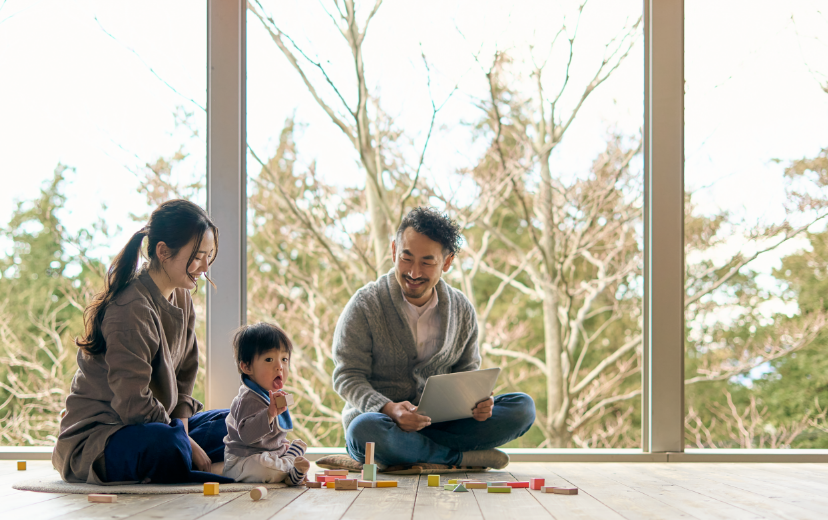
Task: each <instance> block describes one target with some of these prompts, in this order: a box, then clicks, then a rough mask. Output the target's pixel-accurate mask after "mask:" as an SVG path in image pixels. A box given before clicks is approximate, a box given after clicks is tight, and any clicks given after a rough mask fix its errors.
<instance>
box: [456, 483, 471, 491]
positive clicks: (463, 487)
mask: <svg viewBox="0 0 828 520" xmlns="http://www.w3.org/2000/svg"><path fill="white" fill-rule="evenodd" d="M454 492H455V493H468V492H469V490H468V489H466V486H464V485H463V484H457V487H456V488H454Z"/></svg>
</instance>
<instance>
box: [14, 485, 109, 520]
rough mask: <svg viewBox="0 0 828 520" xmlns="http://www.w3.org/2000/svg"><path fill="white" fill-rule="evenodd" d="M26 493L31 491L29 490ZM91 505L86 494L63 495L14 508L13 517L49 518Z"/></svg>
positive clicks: (38, 519) (40, 519)
mask: <svg viewBox="0 0 828 520" xmlns="http://www.w3.org/2000/svg"><path fill="white" fill-rule="evenodd" d="M26 493H31V491H27V492H26ZM91 505H93V504H90V503H89V501H88V500H87V498H86V495H64V496H62V497H58V498H55V499H54V500H47V501H45V502H38V503H37V504H32V505H28V506H25V507H21V508H19V509H16V510H15V511H14V515H13V516H14V517H15V518H21V519H23V518H25V520H49V519H50V518H58V517H60V518H63V515H67V514H70V513H73V512H78V511H79V510H83V509H86V508H88V507H89V506H91ZM84 518H86V517H84Z"/></svg>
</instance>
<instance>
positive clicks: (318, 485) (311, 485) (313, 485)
mask: <svg viewBox="0 0 828 520" xmlns="http://www.w3.org/2000/svg"><path fill="white" fill-rule="evenodd" d="M305 486H306V487H309V488H321V487H322V482H305Z"/></svg>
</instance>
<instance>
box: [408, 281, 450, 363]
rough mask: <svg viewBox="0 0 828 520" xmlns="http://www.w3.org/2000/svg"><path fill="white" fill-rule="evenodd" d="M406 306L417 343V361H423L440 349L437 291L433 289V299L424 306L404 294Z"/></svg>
mask: <svg viewBox="0 0 828 520" xmlns="http://www.w3.org/2000/svg"><path fill="white" fill-rule="evenodd" d="M403 301H404V302H405V305H404V308H405V312H406V314H407V315H408V325H409V327H410V328H411V334H413V335H414V344H415V345H417V362H418V363H422V362H424V361H427V360H428V359H430V358H431V356H433V355H434V354H436V353H437V351H438V350H439V349H440V344H439V343H440V325H441V323H440V321H441V320H440V314H439V313H438V312H437V303H438V301H439V298H438V297H437V291H436V290H434V289H432V290H431V299H430V300H429V301H428V302H427V303H426V304H425V305H423V306H422V307H417V306H416V305H412V304H411V302H409V301H408V299H407V298H406V297H405V294H403Z"/></svg>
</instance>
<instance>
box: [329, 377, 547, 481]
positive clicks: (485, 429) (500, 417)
mask: <svg viewBox="0 0 828 520" xmlns="http://www.w3.org/2000/svg"><path fill="white" fill-rule="evenodd" d="M534 422H535V402H534V401H533V400H532V398H531V397H529V396H528V395H526V394H521V393H514V394H503V395H498V396H496V397H495V398H494V408H493V409H492V416H491V417H489V418H488V419H487V420H485V421H482V422H481V421H476V420H475V419H460V420H457V421H447V422H441V423H436V424H432V425H431V426H428V427H426V428H423V429H422V430H420V431H418V432H404V431H402V430H401V429H400V428H399V426H397V424H396V423H395V422H394V421H393V420H392V419H391V418H390V417H388V416H387V415H385V414H383V413H364V414H362V415H359V416H357V418H356V419H354V420H353V421H351V424H350V425H349V426H348V431H347V432H345V445H346V447H347V449H348V454H349V455H350V456H351V458H353V459H355V460H357V461H359V462H364V461H365V443H366V442H374V443H375V444H376V446H375V451H374V456H375V458H376V460H377V461H378V462H381V463H382V464H385V465H387V466H396V465H398V464H414V463H417V462H426V463H430V464H447V465H449V466H459V465H460V462H461V460H462V455H463V452H464V451H472V450H487V449H491V448H496V447H497V446H503V445H504V444H506V443H507V442H509V441H513V440H515V439H517V438H518V437H520V436H521V435H523V434H524V433H526V432H527V431H529V428H531V427H532V424H533V423H534Z"/></svg>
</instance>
